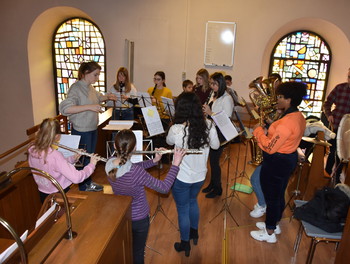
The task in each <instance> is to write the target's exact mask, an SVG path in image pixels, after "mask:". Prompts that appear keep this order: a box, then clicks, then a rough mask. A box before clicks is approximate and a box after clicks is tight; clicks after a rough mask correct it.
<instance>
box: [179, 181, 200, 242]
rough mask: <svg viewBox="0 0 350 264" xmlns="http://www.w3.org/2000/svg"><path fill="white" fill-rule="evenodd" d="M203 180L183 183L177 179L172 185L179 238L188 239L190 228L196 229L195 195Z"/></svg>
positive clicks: (197, 215) (196, 206)
mask: <svg viewBox="0 0 350 264" xmlns="http://www.w3.org/2000/svg"><path fill="white" fill-rule="evenodd" d="M203 184H204V181H201V182H196V183H185V182H182V181H180V180H178V179H176V180H175V182H174V185H173V197H174V200H175V204H176V208H177V214H178V222H179V227H180V236H181V240H184V241H189V240H190V228H193V229H197V230H198V222H199V207H198V201H197V195H198V193H199V190H200V189H201V188H202V186H203Z"/></svg>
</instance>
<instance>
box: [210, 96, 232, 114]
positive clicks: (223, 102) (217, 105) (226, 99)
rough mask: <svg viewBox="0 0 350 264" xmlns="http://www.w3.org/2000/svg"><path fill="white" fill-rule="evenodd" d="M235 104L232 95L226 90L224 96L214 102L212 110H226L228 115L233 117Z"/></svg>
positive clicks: (215, 111)
mask: <svg viewBox="0 0 350 264" xmlns="http://www.w3.org/2000/svg"><path fill="white" fill-rule="evenodd" d="M233 106H234V105H233V99H232V97H231V95H229V94H228V93H227V92H225V93H224V94H223V95H222V96H220V97H219V98H218V99H216V100H215V101H214V102H213V105H212V107H211V111H212V112H214V113H218V112H220V111H224V112H225V113H226V114H227V116H228V117H231V116H232V112H233Z"/></svg>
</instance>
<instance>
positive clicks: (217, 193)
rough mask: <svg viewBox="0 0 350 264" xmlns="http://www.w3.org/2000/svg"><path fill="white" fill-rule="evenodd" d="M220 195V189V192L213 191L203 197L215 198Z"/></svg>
mask: <svg viewBox="0 0 350 264" xmlns="http://www.w3.org/2000/svg"><path fill="white" fill-rule="evenodd" d="M221 194H222V189H220V190H217V189H214V190H212V191H211V192H210V193H207V194H206V195H205V197H206V198H215V197H216V196H220V195H221Z"/></svg>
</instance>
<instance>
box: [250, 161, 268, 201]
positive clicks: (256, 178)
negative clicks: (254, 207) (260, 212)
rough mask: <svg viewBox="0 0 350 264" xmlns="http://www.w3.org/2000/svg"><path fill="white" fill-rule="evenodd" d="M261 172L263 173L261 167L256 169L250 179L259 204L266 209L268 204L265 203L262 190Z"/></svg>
mask: <svg viewBox="0 0 350 264" xmlns="http://www.w3.org/2000/svg"><path fill="white" fill-rule="evenodd" d="M260 171H261V165H259V166H258V167H256V168H255V170H254V172H253V174H252V176H251V177H250V183H251V184H252V187H253V190H254V192H255V195H256V198H257V199H258V204H259V205H260V206H263V207H264V206H266V202H265V197H264V194H263V191H262V189H261V183H260Z"/></svg>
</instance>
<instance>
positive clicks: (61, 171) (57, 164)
mask: <svg viewBox="0 0 350 264" xmlns="http://www.w3.org/2000/svg"><path fill="white" fill-rule="evenodd" d="M28 152H29V157H28V162H29V166H30V167H33V168H36V169H40V170H43V171H45V172H47V173H49V174H50V175H51V176H52V177H54V178H55V179H56V180H57V181H58V183H59V184H60V185H61V186H62V188H63V189H65V188H67V187H68V186H70V185H71V184H72V183H76V184H77V183H80V182H82V181H83V180H85V179H86V178H88V177H89V176H90V175H91V174H92V173H93V172H94V170H95V165H94V164H92V163H90V164H88V165H87V166H85V167H84V169H83V170H77V169H76V168H75V167H74V165H73V164H72V163H73V162H74V160H73V158H74V156H71V157H69V158H65V157H64V156H63V154H62V153H61V152H59V151H57V150H54V149H50V150H49V151H48V153H47V156H46V160H45V161H44V155H45V153H44V152H41V153H38V152H36V151H34V147H33V146H31V147H30V148H29V149H28ZM32 173H33V176H34V180H35V182H36V183H37V185H38V188H39V191H41V192H43V193H48V194H50V193H55V192H58V190H57V188H56V187H55V186H54V185H53V184H52V183H51V181H49V180H48V179H46V178H44V177H42V176H37V175H38V174H39V172H37V171H32Z"/></svg>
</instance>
